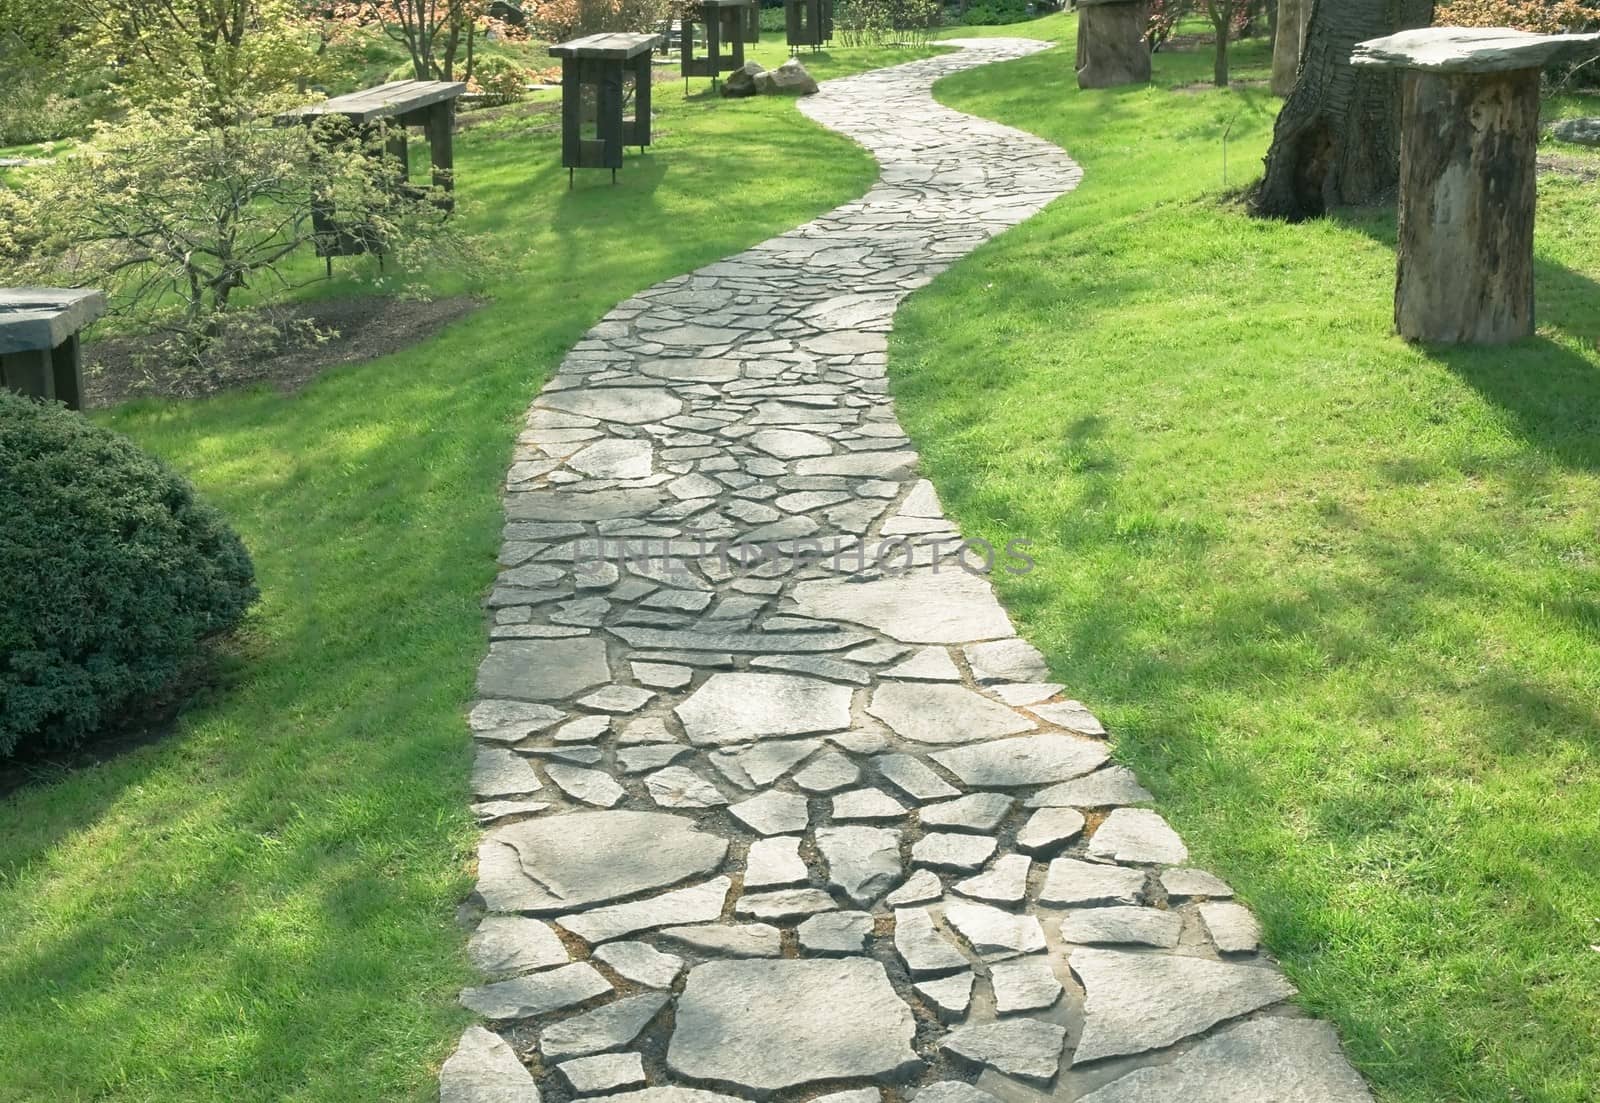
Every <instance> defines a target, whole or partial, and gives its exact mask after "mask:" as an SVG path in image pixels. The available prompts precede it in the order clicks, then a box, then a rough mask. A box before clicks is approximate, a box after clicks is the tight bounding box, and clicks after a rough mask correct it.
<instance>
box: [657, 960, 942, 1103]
mask: <svg viewBox="0 0 1600 1103" xmlns="http://www.w3.org/2000/svg"><path fill="white" fill-rule="evenodd" d="M915 1033H916V1024H915V1022H914V1021H913V1019H912V1015H911V1009H910V1008H909V1007H907V1006H906V1004H905V1002H904V1001H903V1000H901V999H900V997H899V996H898V995H896V994H895V991H894V988H893V986H892V985H891V984H890V983H889V976H888V973H887V972H885V970H884V967H883V965H882V964H881V963H880V962H877V961H873V960H871V959H868V958H839V959H829V960H810V961H803V960H776V961H774V960H748V961H712V962H707V963H706V964H704V965H700V966H697V967H696V968H694V969H692V970H691V971H690V973H689V979H688V981H687V983H686V984H685V986H684V990H683V995H682V997H681V998H680V999H679V1001H678V1010H677V1018H676V1021H675V1024H674V1026H673V1031H672V1039H671V1041H670V1042H669V1043H668V1046H667V1065H668V1067H670V1068H671V1069H672V1071H673V1072H675V1073H677V1074H679V1075H680V1076H686V1077H689V1078H691V1079H694V1080H698V1081H702V1082H708V1083H720V1084H728V1085H732V1086H735V1087H737V1088H739V1089H741V1090H743V1091H747V1092H751V1093H753V1094H755V1095H758V1096H766V1095H769V1094H771V1093H773V1092H777V1091H782V1090H783V1089H785V1088H794V1087H798V1086H800V1085H802V1084H814V1083H820V1082H825V1081H829V1080H865V1079H875V1080H884V1079H886V1078H890V1077H894V1076H896V1075H897V1074H899V1073H901V1072H902V1071H907V1070H910V1069H913V1068H918V1067H920V1066H921V1063H922V1062H921V1059H920V1058H919V1057H918V1056H917V1054H916V1052H915V1051H914V1050H912V1048H911V1039H912V1037H913V1035H914V1034H915Z"/></svg>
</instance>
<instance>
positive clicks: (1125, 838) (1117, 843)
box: [1089, 808, 1189, 866]
mask: <svg viewBox="0 0 1600 1103" xmlns="http://www.w3.org/2000/svg"><path fill="white" fill-rule="evenodd" d="M1089 856H1090V857H1091V858H1104V859H1107V860H1110V861H1115V862H1140V863H1146V864H1151V865H1155V864H1160V865H1172V866H1176V865H1182V864H1183V863H1184V862H1187V861H1188V860H1189V848H1188V847H1186V846H1184V845H1183V840H1182V839H1180V838H1178V833H1177V832H1176V831H1174V830H1172V828H1171V827H1170V826H1168V824H1167V821H1166V820H1164V819H1162V818H1161V816H1160V815H1159V814H1157V813H1155V812H1152V811H1150V809H1148V808H1118V809H1115V810H1114V811H1113V812H1112V813H1111V815H1109V816H1107V817H1106V819H1105V822H1104V823H1102V824H1101V825H1100V826H1099V827H1098V828H1096V829H1095V833H1094V835H1093V837H1091V838H1090V839H1089Z"/></svg>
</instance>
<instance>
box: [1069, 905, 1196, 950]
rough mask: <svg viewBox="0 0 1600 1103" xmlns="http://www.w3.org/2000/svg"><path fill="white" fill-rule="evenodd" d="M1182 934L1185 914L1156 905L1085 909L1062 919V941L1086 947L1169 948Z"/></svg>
mask: <svg viewBox="0 0 1600 1103" xmlns="http://www.w3.org/2000/svg"><path fill="white" fill-rule="evenodd" d="M1182 933H1183V917H1182V916H1180V915H1178V914H1177V913H1176V912H1170V911H1161V910H1159V909H1157V908H1135V907H1126V906H1113V907H1106V908H1085V909H1083V910H1082V911H1074V912H1072V913H1071V914H1069V915H1068V916H1067V917H1066V918H1065V919H1063V920H1062V921H1061V941H1063V942H1071V943H1075V944H1078V945H1083V946H1115V945H1133V946H1155V947H1159V948H1161V949H1166V950H1170V949H1172V948H1173V947H1174V946H1176V945H1177V944H1178V937H1179V935H1181V934H1182Z"/></svg>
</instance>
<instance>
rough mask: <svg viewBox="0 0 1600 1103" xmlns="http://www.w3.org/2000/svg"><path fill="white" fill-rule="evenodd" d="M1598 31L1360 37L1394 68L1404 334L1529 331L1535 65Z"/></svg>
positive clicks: (1583, 43) (1497, 340)
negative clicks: (1398, 87)
mask: <svg viewBox="0 0 1600 1103" xmlns="http://www.w3.org/2000/svg"><path fill="white" fill-rule="evenodd" d="M1585 47H1592V48H1593V50H1594V51H1595V52H1600V35H1535V34H1521V33H1518V32H1515V31H1504V30H1495V29H1488V30H1466V29H1462V28H1455V27H1435V28H1430V29H1427V30H1419V31H1407V32H1404V33H1402V34H1397V35H1392V36H1390V37H1388V38H1380V39H1374V40H1372V41H1370V42H1363V43H1361V44H1360V45H1359V46H1357V47H1356V52H1355V55H1354V56H1353V57H1352V58H1351V61H1352V63H1353V64H1355V65H1367V66H1374V67H1380V68H1389V69H1399V70H1402V72H1403V78H1402V93H1401V139H1400V255H1399V261H1398V274H1397V278H1396V282H1395V310H1394V317H1395V328H1396V329H1397V330H1398V331H1399V333H1400V336H1402V337H1404V338H1406V339H1407V340H1412V341H1430V342H1437V343H1440V344H1472V345H1499V344H1506V343H1508V342H1511V341H1516V340H1519V339H1521V338H1524V337H1530V336H1532V335H1533V322H1534V307H1533V302H1534V300H1533V224H1534V213H1535V211H1536V209H1537V206H1538V187H1537V176H1536V174H1537V165H1536V158H1535V154H1536V152H1537V147H1538V142H1539V70H1540V69H1541V68H1542V67H1543V66H1545V65H1546V64H1548V63H1549V62H1550V61H1552V60H1554V59H1555V58H1557V57H1560V56H1564V55H1566V54H1569V53H1571V52H1573V51H1574V50H1577V49H1582V48H1585Z"/></svg>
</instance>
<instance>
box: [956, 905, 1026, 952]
mask: <svg viewBox="0 0 1600 1103" xmlns="http://www.w3.org/2000/svg"><path fill="white" fill-rule="evenodd" d="M944 919H945V922H946V923H948V924H950V926H952V927H954V928H955V929H956V933H958V934H959V935H961V937H962V938H964V939H966V940H967V942H968V943H969V944H970V945H971V946H972V948H973V949H974V950H976V951H977V952H978V953H980V954H983V955H986V956H987V955H990V954H1033V953H1038V952H1039V951H1041V950H1043V949H1044V928H1043V927H1041V926H1040V925H1039V920H1038V919H1036V918H1034V917H1033V916H1031V915H1016V914H1014V913H1012V912H1007V911H1001V910H1000V909H999V908H993V907H990V906H989V905H988V904H951V905H949V906H948V907H946V908H945V910H944Z"/></svg>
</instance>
